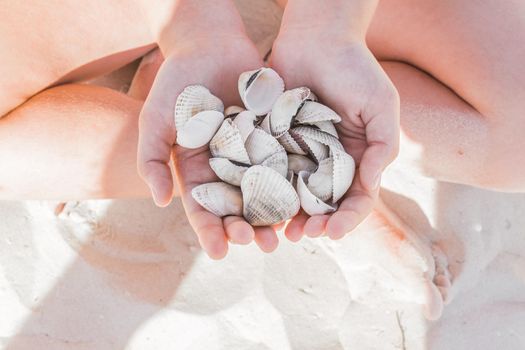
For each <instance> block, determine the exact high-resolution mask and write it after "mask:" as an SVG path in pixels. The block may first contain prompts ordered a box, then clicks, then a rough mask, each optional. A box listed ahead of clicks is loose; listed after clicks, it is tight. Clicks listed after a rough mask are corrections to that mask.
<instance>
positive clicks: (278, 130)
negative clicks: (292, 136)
mask: <svg viewBox="0 0 525 350" xmlns="http://www.w3.org/2000/svg"><path fill="white" fill-rule="evenodd" d="M309 95H310V89H308V88H306V87H300V88H296V89H292V90H288V91H285V92H284V93H283V94H282V95H281V96H279V98H278V99H277V101H275V104H274V105H273V107H272V113H271V115H270V130H271V132H272V135H273V136H274V137H279V136H281V135H282V134H284V133H285V132H286V131H288V129H290V125H291V123H292V120H293V118H294V117H295V115H296V114H297V111H298V110H299V108H301V106H302V104H303V103H304V101H305V100H306V99H307V98H308V96H309Z"/></svg>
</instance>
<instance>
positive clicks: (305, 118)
mask: <svg viewBox="0 0 525 350" xmlns="http://www.w3.org/2000/svg"><path fill="white" fill-rule="evenodd" d="M327 120H329V121H331V122H333V123H339V122H340V121H341V117H340V116H339V115H338V114H337V113H336V112H335V111H334V110H332V109H331V108H329V107H327V106H325V105H323V104H321V103H319V102H314V101H306V102H305V103H304V104H303V106H302V107H301V109H300V110H299V112H297V116H296V117H295V122H296V123H301V124H311V123H315V122H322V121H327Z"/></svg>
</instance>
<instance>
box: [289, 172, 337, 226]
mask: <svg viewBox="0 0 525 350" xmlns="http://www.w3.org/2000/svg"><path fill="white" fill-rule="evenodd" d="M309 176H310V175H309V173H308V172H307V171H301V172H300V173H299V174H298V176H297V194H298V195H299V199H300V201H301V207H302V208H303V210H304V211H305V212H306V214H308V215H310V216H313V215H323V214H328V213H332V212H334V211H335V210H336V209H337V207H336V206H331V205H329V204H326V203H325V202H323V201H322V200H320V199H319V198H317V197H316V196H315V195H313V194H312V192H310V190H309V189H308V187H307V185H306V181H308V177H309Z"/></svg>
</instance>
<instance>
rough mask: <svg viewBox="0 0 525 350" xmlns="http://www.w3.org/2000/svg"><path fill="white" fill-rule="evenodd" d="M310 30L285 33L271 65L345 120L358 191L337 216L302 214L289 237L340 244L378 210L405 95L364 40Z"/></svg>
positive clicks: (343, 135)
mask: <svg viewBox="0 0 525 350" xmlns="http://www.w3.org/2000/svg"><path fill="white" fill-rule="evenodd" d="M338 36H340V35H339V34H335V33H334V34H330V32H329V31H323V30H319V28H316V29H312V30H309V29H307V28H305V27H302V28H300V30H299V29H297V30H296V29H291V30H287V29H286V25H283V27H281V33H280V34H279V37H278V38H277V40H276V42H275V43H274V47H273V50H272V56H271V66H272V67H273V68H274V69H275V70H276V71H277V72H278V73H279V74H280V75H281V76H282V77H283V78H284V80H285V83H286V87H287V89H290V88H293V87H298V86H307V87H309V88H311V89H312V90H313V91H314V92H315V93H316V94H317V95H318V96H319V97H320V100H321V101H320V102H322V103H324V104H326V105H327V106H329V107H331V108H332V109H334V110H335V111H336V112H338V114H339V115H340V116H341V117H342V122H341V123H339V124H336V128H337V131H338V134H339V139H340V141H341V143H342V144H343V146H344V148H345V149H346V151H347V152H348V153H349V154H351V155H352V157H353V158H354V160H355V161H356V165H357V168H356V175H355V178H354V182H353V183H352V186H351V187H350V189H349V190H348V192H347V193H346V195H345V196H344V197H343V199H342V201H341V202H340V205H339V208H338V210H337V211H336V212H334V213H332V214H331V215H316V216H312V217H308V215H306V214H305V213H304V212H302V211H301V213H300V214H298V215H297V216H296V217H295V218H293V219H292V220H291V222H290V223H289V224H288V226H287V228H286V231H285V234H286V236H287V237H288V238H289V239H290V240H292V241H297V240H299V239H300V238H301V237H302V235H303V234H306V235H307V236H310V237H316V236H319V235H321V234H323V233H325V234H326V235H328V236H329V237H331V238H333V239H339V238H341V237H343V236H344V235H345V234H346V233H348V232H350V231H351V230H353V229H354V228H355V227H356V226H357V225H358V224H359V223H360V222H362V221H363V220H364V219H365V218H366V216H367V215H368V214H369V213H370V212H371V211H372V209H373V207H374V203H375V201H376V200H377V196H378V193H379V186H380V180H381V173H382V171H383V170H384V169H385V167H386V166H387V165H388V164H389V163H390V162H392V160H393V159H394V158H395V157H396V155H397V153H398V147H399V146H398V144H399V132H400V131H399V96H398V93H397V91H396V89H395V87H394V86H393V84H392V82H391V81H390V79H389V78H388V76H387V75H386V74H385V72H384V71H383V70H382V68H381V66H380V65H379V63H378V62H377V60H376V59H375V58H374V56H373V55H372V53H371V52H370V51H369V50H368V48H367V47H366V44H365V42H364V40H358V39H350V38H347V37H345V38H338Z"/></svg>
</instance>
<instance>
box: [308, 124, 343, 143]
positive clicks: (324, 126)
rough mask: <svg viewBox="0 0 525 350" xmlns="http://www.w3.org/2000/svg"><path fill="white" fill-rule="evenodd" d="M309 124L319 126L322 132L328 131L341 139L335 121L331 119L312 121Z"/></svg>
mask: <svg viewBox="0 0 525 350" xmlns="http://www.w3.org/2000/svg"><path fill="white" fill-rule="evenodd" d="M309 125H312V126H315V127H316V128H318V129H319V130H321V131H322V132H326V133H328V134H330V135H332V136H333V137H335V138H337V139H339V135H338V134H337V129H336V128H335V125H334V123H332V122H331V121H328V120H325V121H322V122H315V123H312V124H309Z"/></svg>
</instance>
